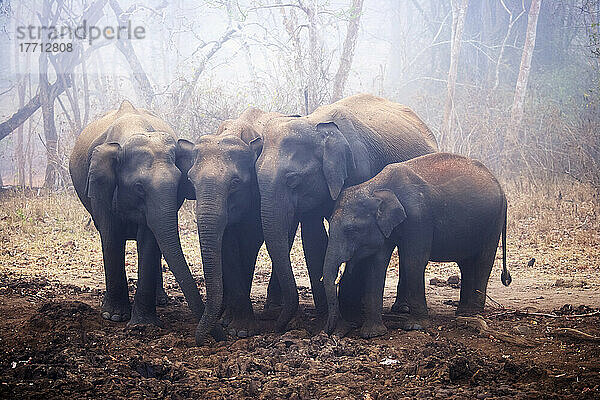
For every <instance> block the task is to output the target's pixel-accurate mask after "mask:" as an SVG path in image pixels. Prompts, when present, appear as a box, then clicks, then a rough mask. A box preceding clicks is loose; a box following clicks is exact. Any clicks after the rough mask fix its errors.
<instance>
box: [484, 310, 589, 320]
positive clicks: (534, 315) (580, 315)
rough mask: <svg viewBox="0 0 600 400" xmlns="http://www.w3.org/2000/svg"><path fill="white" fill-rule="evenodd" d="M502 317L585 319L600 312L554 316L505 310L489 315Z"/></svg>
mask: <svg viewBox="0 0 600 400" xmlns="http://www.w3.org/2000/svg"><path fill="white" fill-rule="evenodd" d="M503 315H515V316H518V317H530V316H532V317H546V318H566V319H569V318H585V317H593V316H594V315H600V310H597V311H593V312H591V313H587V314H571V315H556V314H547V313H539V312H529V311H519V310H506V311H502V312H499V313H495V314H491V315H489V317H490V318H492V317H500V316H503Z"/></svg>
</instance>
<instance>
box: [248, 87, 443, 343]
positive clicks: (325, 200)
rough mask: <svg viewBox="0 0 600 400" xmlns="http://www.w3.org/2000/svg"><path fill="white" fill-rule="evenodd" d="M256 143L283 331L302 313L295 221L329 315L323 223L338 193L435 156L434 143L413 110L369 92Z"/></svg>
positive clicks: (315, 290)
mask: <svg viewBox="0 0 600 400" xmlns="http://www.w3.org/2000/svg"><path fill="white" fill-rule="evenodd" d="M256 142H259V143H256V144H255V146H257V147H260V155H259V157H258V159H257V161H256V173H257V178H258V185H259V190H260V196H261V220H262V226H263V232H264V237H265V243H266V247H267V250H268V252H269V255H270V257H271V261H272V264H273V271H274V272H275V274H276V275H277V278H278V281H279V284H280V286H281V296H282V303H283V305H282V309H281V312H280V314H279V317H278V319H277V324H276V327H277V329H278V330H279V331H283V330H285V329H286V327H287V324H288V322H289V321H290V320H291V318H292V317H293V316H294V314H295V313H296V310H297V308H298V292H297V288H296V282H295V280H294V275H293V273H292V267H291V262H290V247H291V240H293V236H294V234H295V231H296V229H297V226H298V223H299V222H300V223H301V227H302V228H301V233H302V245H303V249H304V254H305V259H306V263H307V266H308V272H309V278H310V282H311V287H312V294H313V299H314V302H315V307H316V309H317V313H318V314H319V315H323V316H326V315H327V299H326V296H325V290H324V288H323V284H322V282H321V281H320V280H321V277H322V272H323V261H324V257H325V250H326V247H327V232H326V230H325V226H324V222H323V219H324V218H328V217H329V216H330V213H331V211H332V208H333V205H334V201H335V200H336V199H337V196H338V195H339V193H340V191H341V190H342V189H343V188H344V187H347V186H351V185H355V184H358V183H361V182H364V181H366V180H368V179H370V178H372V177H373V176H375V175H376V174H377V173H378V172H379V171H381V170H382V169H383V167H384V166H385V165H387V164H390V163H393V162H400V161H405V160H408V159H411V158H414V157H417V156H420V155H424V154H429V153H433V152H436V151H437V142H436V140H435V137H434V136H433V134H432V133H431V131H430V130H429V129H428V128H427V126H426V125H425V123H424V122H423V121H422V120H421V119H420V118H419V117H418V116H417V115H416V114H415V113H414V112H413V111H412V110H411V109H410V108H408V107H406V106H403V105H400V104H397V103H394V102H391V101H389V100H386V99H383V98H380V97H376V96H372V95H369V94H359V95H355V96H351V97H347V98H345V99H342V100H339V101H337V102H335V103H333V104H330V105H326V106H321V107H319V108H317V109H316V110H315V111H314V112H313V113H311V114H309V115H307V116H304V117H295V118H286V117H280V118H274V119H271V120H270V121H268V122H267V124H266V125H265V127H264V129H263V132H262V138H259V139H256Z"/></svg>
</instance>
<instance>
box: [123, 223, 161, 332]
mask: <svg viewBox="0 0 600 400" xmlns="http://www.w3.org/2000/svg"><path fill="white" fill-rule="evenodd" d="M137 249H138V281H137V290H136V292H135V297H134V299H133V312H132V314H131V320H130V321H129V323H128V325H129V326H132V325H138V324H149V325H157V326H162V323H161V322H160V320H159V319H158V316H157V315H156V286H157V280H158V270H159V268H160V261H161V252H160V248H159V247H158V243H157V242H156V239H155V237H154V234H153V233H152V231H151V230H150V228H148V227H147V226H145V225H143V226H140V227H139V228H138V233H137Z"/></svg>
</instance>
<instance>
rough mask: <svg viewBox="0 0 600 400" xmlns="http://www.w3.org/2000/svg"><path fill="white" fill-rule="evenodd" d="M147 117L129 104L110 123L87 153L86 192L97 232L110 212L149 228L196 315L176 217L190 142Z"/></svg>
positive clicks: (197, 302)
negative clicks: (128, 109)
mask: <svg viewBox="0 0 600 400" xmlns="http://www.w3.org/2000/svg"><path fill="white" fill-rule="evenodd" d="M122 108H123V106H122ZM120 111H121V110H120ZM151 121H152V120H151V119H149V117H148V115H145V114H144V113H142V112H138V111H137V110H134V109H132V110H131V112H129V113H127V114H126V115H124V116H122V117H119V118H118V119H117V120H116V121H114V122H113V124H112V125H111V126H110V127H109V128H108V130H107V131H106V132H105V133H104V135H102V137H101V139H102V140H103V143H101V144H99V145H97V146H95V147H94V148H93V150H92V151H91V153H90V154H89V170H88V176H87V185H86V196H87V197H88V198H89V199H90V203H91V206H92V209H93V210H94V219H95V223H96V225H97V227H98V229H99V230H100V231H102V230H103V229H110V228H111V227H110V224H112V223H113V222H114V221H115V218H114V217H113V216H114V215H117V216H118V218H120V219H123V220H128V221H133V222H135V223H137V224H146V225H147V226H148V227H149V228H150V229H151V230H152V232H153V233H154V236H155V238H156V240H157V243H158V245H159V247H160V250H161V252H162V254H163V255H164V258H165V260H166V261H167V263H168V265H169V268H170V269H171V271H172V272H173V274H174V275H175V278H176V279H177V282H178V283H179V285H180V286H181V288H182V291H183V293H184V295H185V297H186V300H187V302H188V304H189V306H190V308H191V309H192V311H194V313H195V314H196V315H198V316H200V315H201V314H202V311H203V304H202V299H201V297H200V293H199V291H198V287H197V285H196V283H195V281H194V279H193V277H192V275H191V273H190V270H189V268H188V265H187V263H186V260H185V257H184V255H183V252H182V249H181V243H180V240H179V232H178V220H177V211H178V210H179V207H180V206H181V204H182V202H183V196H182V194H181V193H182V189H181V184H182V176H185V173H186V172H187V169H189V166H190V165H191V153H192V151H191V149H192V147H193V145H192V143H190V142H188V141H186V140H183V139H180V140H179V141H177V140H176V139H175V137H174V134H173V133H172V132H165V131H157V130H155V129H154V126H153V124H152V123H151ZM155 125H156V124H155Z"/></svg>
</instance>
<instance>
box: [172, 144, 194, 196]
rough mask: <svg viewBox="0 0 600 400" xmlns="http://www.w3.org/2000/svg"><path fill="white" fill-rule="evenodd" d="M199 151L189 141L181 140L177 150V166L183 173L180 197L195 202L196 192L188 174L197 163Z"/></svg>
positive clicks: (180, 182)
mask: <svg viewBox="0 0 600 400" xmlns="http://www.w3.org/2000/svg"><path fill="white" fill-rule="evenodd" d="M197 154H198V150H197V148H196V146H194V144H193V143H192V142H190V141H189V140H185V139H179V140H178V141H177V147H176V148H175V165H176V166H177V168H178V169H179V170H180V171H181V179H180V181H179V196H181V197H182V198H186V199H190V200H194V199H195V198H196V191H195V190H194V185H193V184H192V182H190V180H189V179H188V172H189V171H190V169H191V168H192V166H193V165H194V162H196V156H197Z"/></svg>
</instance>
